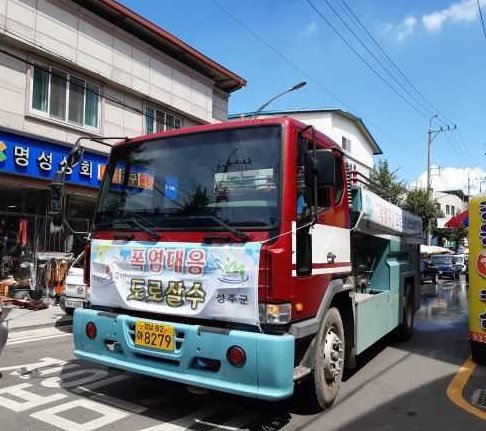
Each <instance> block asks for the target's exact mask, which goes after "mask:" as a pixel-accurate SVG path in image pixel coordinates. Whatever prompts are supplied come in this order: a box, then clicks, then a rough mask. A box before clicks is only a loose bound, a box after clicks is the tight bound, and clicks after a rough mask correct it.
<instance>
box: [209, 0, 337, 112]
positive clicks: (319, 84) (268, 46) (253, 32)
mask: <svg viewBox="0 0 486 431" xmlns="http://www.w3.org/2000/svg"><path fill="white" fill-rule="evenodd" d="M210 1H211V3H212V4H213V5H214V6H216V7H217V8H218V9H219V10H221V11H222V12H223V13H224V14H225V15H227V16H229V17H230V18H231V19H232V20H233V21H235V22H236V23H237V24H238V25H240V26H241V27H243V28H244V29H245V30H246V31H247V32H248V33H250V34H251V35H252V36H253V37H254V38H255V39H257V40H258V41H259V42H261V43H262V44H264V45H265V46H266V47H267V48H268V49H270V50H271V51H273V53H274V54H276V55H277V56H279V57H280V58H281V59H282V60H283V61H285V62H286V63H287V64H288V65H290V66H291V67H293V68H294V69H295V70H297V71H298V72H299V73H300V74H302V75H303V76H305V77H306V78H307V79H309V80H310V81H312V82H313V83H314V84H315V85H317V86H318V87H319V88H320V89H321V90H322V91H324V92H325V93H326V94H327V95H329V96H331V97H332V98H333V99H335V100H337V101H338V102H339V103H341V104H343V105H346V103H344V102H343V101H342V100H341V99H340V98H339V97H338V96H336V95H335V94H334V93H333V92H332V91H331V90H329V89H328V88H327V87H325V86H324V85H322V84H321V83H320V82H319V81H317V80H316V79H315V78H314V77H313V76H311V75H310V74H309V73H307V72H306V71H305V70H304V69H302V68H301V67H300V66H299V65H298V64H296V63H295V62H294V61H292V60H291V59H290V58H289V57H287V56H286V55H284V54H283V53H282V52H280V51H279V50H278V49H277V48H275V47H274V46H273V45H271V44H270V43H268V42H267V41H266V40H264V39H263V38H262V37H260V36H259V35H258V34H257V33H256V32H255V31H253V30H252V29H251V28H250V27H248V26H247V25H246V24H245V23H244V22H243V21H241V20H239V19H238V18H237V17H236V16H234V15H233V14H231V13H230V12H229V11H228V10H227V9H225V8H224V7H223V6H221V5H220V4H219V3H218V2H216V1H215V0H210Z"/></svg>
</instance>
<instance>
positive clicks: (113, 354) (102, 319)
mask: <svg viewBox="0 0 486 431" xmlns="http://www.w3.org/2000/svg"><path fill="white" fill-rule="evenodd" d="M137 320H144V321H149V322H154V323H165V322H156V321H153V320H150V319H137V318H135V317H132V316H128V315H125V314H118V315H115V314H110V313H104V312H101V311H96V310H90V309H77V310H76V311H75V313H74V345H75V350H74V353H75V355H76V356H77V357H79V358H81V359H85V360H87V361H92V362H96V363H99V364H103V365H107V366H111V367H115V368H121V369H124V370H127V371H131V372H134V373H141V374H146V375H148V376H153V377H159V378H161V379H167V380H172V381H175V382H179V383H183V384H187V385H193V386H199V387H203V388H207V389H213V390H217V391H223V392H229V393H232V394H236V395H243V396H248V397H253V398H260V399H265V400H279V399H283V398H287V397H289V396H291V395H292V393H293V390H294V386H293V368H294V337H293V336H292V335H288V334H286V335H267V334H260V333H254V332H246V331H236V330H231V331H224V330H218V329H216V328H214V329H211V328H208V327H204V326H199V325H186V324H181V323H173V322H167V324H170V325H172V326H174V334H175V343H174V344H175V348H174V351H173V352H164V351H160V350H157V349H152V348H145V347H138V346H136V345H135V343H134V341H133V340H134V326H135V322H136V321H137ZM88 322H93V323H94V324H95V325H96V327H97V336H96V338H95V339H94V340H91V339H89V338H88V337H87V336H86V324H87V323H88ZM113 342H116V348H114V349H113V350H110V349H109V348H108V347H107V343H108V345H111V346H113ZM233 345H237V346H240V347H242V348H243V349H244V350H245V352H246V363H245V365H243V366H242V367H234V366H232V365H231V364H230V363H229V362H228V361H227V359H226V352H227V350H228V348H229V347H231V346H233ZM198 358H203V360H202V361H201V360H200V359H199V360H198ZM207 359H210V360H212V361H211V363H213V364H215V363H216V364H218V361H219V364H220V366H219V369H216V368H217V367H214V368H213V369H209V368H205V367H201V362H202V363H204V360H207Z"/></svg>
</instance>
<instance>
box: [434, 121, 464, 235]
mask: <svg viewBox="0 0 486 431" xmlns="http://www.w3.org/2000/svg"><path fill="white" fill-rule="evenodd" d="M434 118H437V114H435V115H433V116H432V117H430V120H429V129H428V130H427V196H428V197H429V199H430V197H431V196H430V195H431V193H430V192H431V191H432V185H431V182H430V162H431V156H430V147H431V145H432V142H433V141H434V139H435V138H436V137H437V135H438V134H439V133H442V132H449V131H451V130H455V129H457V126H456V125H455V124H454V126H453V127H451V126H449V125H447V126H445V127H443V126H440V128H438V129H435V130H434V129H432V120H433V119H434ZM430 231H431V229H430V221H429V225H428V226H427V245H430V240H431V235H430Z"/></svg>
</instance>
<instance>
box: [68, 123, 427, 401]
mask: <svg viewBox="0 0 486 431" xmlns="http://www.w3.org/2000/svg"><path fill="white" fill-rule="evenodd" d="M350 178H351V177H350V172H349V170H348V169H347V167H346V160H345V157H344V154H343V152H342V151H341V149H340V148H339V146H338V145H337V144H336V143H334V142H333V141H332V140H331V139H330V138H328V137H327V136H325V135H323V134H321V133H319V132H317V131H316V130H315V129H314V128H313V127H311V126H308V125H305V124H303V123H300V122H298V121H295V120H293V119H291V118H286V117H281V118H272V119H265V120H245V121H235V122H231V123H221V124H214V125H207V126H198V127H193V128H189V129H185V130H174V131H169V132H165V133H160V134H153V135H148V136H143V137H140V138H136V139H132V140H129V141H127V142H123V143H119V144H117V145H115V146H114V147H113V149H112V151H111V154H110V158H109V163H108V166H107V169H106V174H105V178H104V181H103V185H102V189H101V192H100V196H99V202H98V207H97V211H96V215H95V219H94V223H93V230H92V233H91V240H90V243H89V245H88V246H87V248H86V251H85V255H86V259H85V262H86V267H85V278H86V280H85V282H86V284H88V285H90V300H91V309H77V310H76V311H75V315H74V335H75V336H74V340H75V354H76V355H77V356H78V357H80V358H82V359H86V360H88V361H93V362H96V363H100V364H104V365H108V366H111V367H115V368H121V369H125V370H128V371H132V372H138V373H142V374H146V375H150V376H154V377H159V378H163V379H169V380H173V381H176V382H180V383H183V384H187V385H193V386H199V387H203V388H207V389H214V390H219V391H225V392H230V393H235V394H239V395H244V396H250V397H255V398H260V399H266V400H279V399H283V398H286V397H289V396H290V395H292V393H293V392H294V385H295V384H296V383H297V382H301V381H302V382H305V384H303V385H302V386H301V387H306V388H307V387H308V386H309V387H310V389H308V390H306V394H307V396H308V397H309V401H310V402H311V403H314V404H315V405H317V406H318V407H320V408H325V407H327V406H329V405H331V404H332V402H333V401H334V399H335V397H336V395H337V392H338V390H339V386H340V383H341V378H342V373H343V370H344V367H345V366H352V365H353V363H354V358H355V356H356V354H358V353H360V352H361V351H363V350H364V349H366V348H367V347H369V346H370V345H371V344H372V343H373V342H375V341H376V340H377V339H378V338H380V337H381V336H383V335H385V334H386V333H388V332H390V331H391V330H394V329H397V328H398V329H400V328H401V331H402V333H403V334H404V336H405V337H407V336H409V335H410V334H409V332H410V331H411V327H410V326H411V325H413V313H414V312H415V310H416V309H417V302H416V292H417V289H415V285H416V283H417V281H418V280H419V278H420V273H419V266H418V265H419V259H418V256H419V255H418V247H417V246H416V243H414V242H413V241H411V244H412V245H410V244H409V243H407V242H406V241H402V240H401V239H400V237H399V236H397V235H400V232H402V233H403V232H404V229H403V226H402V225H400V228H397V229H395V230H393V229H392V230H391V232H388V231H384V230H380V224H379V223H375V224H373V223H374V222H375V221H376V220H375V218H376V217H375V218H373V215H372V214H371V213H370V208H369V207H368V206H367V205H369V203H370V199H372V196H371V195H370V194H369V192H366V191H362V190H361V189H360V187H358V184H354V185H353V184H352V182H351V180H350ZM353 188H354V190H353ZM377 202H378V203H379V204H382V203H381V202H380V201H376V202H375V204H376V205H378V203H377ZM390 205H391V204H390ZM385 207H386V205H385ZM385 207H384V209H385V210H386V209H387V208H385ZM371 209H372V208H371ZM388 210H389V208H388ZM371 212H372V211H371ZM401 216H402V213H400V217H401ZM385 222H386V220H385ZM385 224H386V223H385ZM370 226H372V227H373V226H374V228H375V229H376V230H375V231H373V230H371V231H370V230H369V227H370ZM358 227H361V228H362V229H358ZM367 229H368V230H367ZM397 232H398V234H397ZM414 232H415V231H414ZM373 235H374V236H373ZM415 251H416V256H415ZM414 292H415V293H414ZM360 304H361V305H360ZM390 304H391V305H390Z"/></svg>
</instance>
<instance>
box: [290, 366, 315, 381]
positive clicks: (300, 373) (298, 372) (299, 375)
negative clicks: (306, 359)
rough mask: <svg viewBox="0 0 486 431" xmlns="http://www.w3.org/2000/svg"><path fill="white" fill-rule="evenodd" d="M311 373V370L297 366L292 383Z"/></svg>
mask: <svg viewBox="0 0 486 431" xmlns="http://www.w3.org/2000/svg"><path fill="white" fill-rule="evenodd" d="M311 371H312V370H311V369H310V368H307V367H304V366H302V365H298V366H297V367H295V368H294V382H295V381H297V380H300V379H302V378H303V377H305V376H307V375H308V374H310V373H311Z"/></svg>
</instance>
